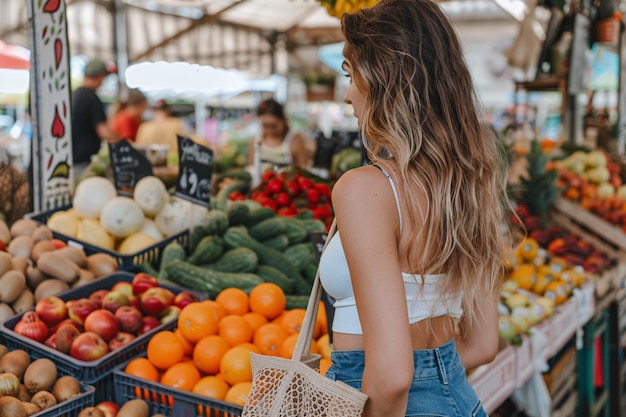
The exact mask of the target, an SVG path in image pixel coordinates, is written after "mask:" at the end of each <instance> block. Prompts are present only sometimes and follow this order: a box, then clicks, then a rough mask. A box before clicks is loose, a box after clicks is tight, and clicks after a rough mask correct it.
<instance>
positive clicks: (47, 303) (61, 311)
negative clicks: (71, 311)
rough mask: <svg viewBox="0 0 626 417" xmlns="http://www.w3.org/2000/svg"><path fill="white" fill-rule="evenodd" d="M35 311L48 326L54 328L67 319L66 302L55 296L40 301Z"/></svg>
mask: <svg viewBox="0 0 626 417" xmlns="http://www.w3.org/2000/svg"><path fill="white" fill-rule="evenodd" d="M35 311H36V312H37V314H39V318H40V319H41V320H42V321H43V322H44V323H46V325H48V326H54V325H55V324H57V323H60V322H61V321H63V320H65V319H66V318H67V306H66V305H65V301H63V300H61V299H60V298H59V297H56V296H54V295H50V296H48V297H44V298H42V299H40V300H39V301H38V302H37V304H36V305H35Z"/></svg>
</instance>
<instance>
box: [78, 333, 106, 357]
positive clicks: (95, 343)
mask: <svg viewBox="0 0 626 417" xmlns="http://www.w3.org/2000/svg"><path fill="white" fill-rule="evenodd" d="M107 353H109V346H108V345H107V343H106V342H105V341H104V339H102V338H101V337H100V336H98V335H97V334H95V333H92V332H86V333H83V334H81V335H79V336H78V337H77V338H76V339H74V341H73V342H72V347H71V348H70V355H71V356H72V357H73V358H76V359H79V360H81V361H94V360H96V359H99V358H101V357H103V356H104V355H106V354H107Z"/></svg>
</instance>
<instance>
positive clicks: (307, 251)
mask: <svg viewBox="0 0 626 417" xmlns="http://www.w3.org/2000/svg"><path fill="white" fill-rule="evenodd" d="M283 255H285V257H286V258H287V259H289V260H290V261H291V263H292V264H293V266H295V267H296V268H298V270H299V271H301V270H303V269H304V268H305V267H306V266H307V265H308V264H309V263H311V262H313V261H314V260H315V252H314V251H313V244H312V243H311V242H308V243H298V244H297V245H293V246H290V247H288V248H287V249H286V250H285V251H284V252H283Z"/></svg>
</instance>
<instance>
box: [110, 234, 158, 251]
mask: <svg viewBox="0 0 626 417" xmlns="http://www.w3.org/2000/svg"><path fill="white" fill-rule="evenodd" d="M157 242H158V240H157V239H155V238H153V237H152V236H150V235H147V234H145V233H133V234H132V235H130V236H128V237H127V238H126V239H124V240H123V241H122V243H120V246H119V247H118V248H117V251H118V252H119V253H121V254H122V255H132V254H134V253H137V252H141V251H142V250H144V249H146V248H149V247H150V246H153V245H155V244H156V243H157Z"/></svg>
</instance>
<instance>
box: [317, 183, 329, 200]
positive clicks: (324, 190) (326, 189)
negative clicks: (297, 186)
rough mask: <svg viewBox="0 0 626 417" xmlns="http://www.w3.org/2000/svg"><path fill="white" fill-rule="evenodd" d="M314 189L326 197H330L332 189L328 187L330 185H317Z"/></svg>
mask: <svg viewBox="0 0 626 417" xmlns="http://www.w3.org/2000/svg"><path fill="white" fill-rule="evenodd" d="M314 187H315V189H316V190H317V191H319V193H320V195H323V196H324V197H330V187H329V186H328V184H324V183H320V184H315V186H314Z"/></svg>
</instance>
